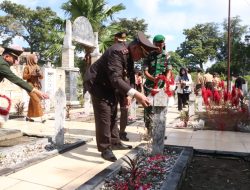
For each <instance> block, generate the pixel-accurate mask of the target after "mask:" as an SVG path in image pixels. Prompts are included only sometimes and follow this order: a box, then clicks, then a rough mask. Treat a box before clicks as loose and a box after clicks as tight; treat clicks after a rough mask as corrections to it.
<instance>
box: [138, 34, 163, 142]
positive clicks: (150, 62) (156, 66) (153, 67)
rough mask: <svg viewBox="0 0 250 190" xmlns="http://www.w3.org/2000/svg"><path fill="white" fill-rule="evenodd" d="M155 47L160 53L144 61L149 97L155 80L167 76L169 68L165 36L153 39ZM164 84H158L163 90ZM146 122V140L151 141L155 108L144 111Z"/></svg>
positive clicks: (149, 56)
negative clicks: (159, 76) (160, 76)
mask: <svg viewBox="0 0 250 190" xmlns="http://www.w3.org/2000/svg"><path fill="white" fill-rule="evenodd" d="M153 43H154V45H155V46H157V47H159V50H158V51H154V52H152V53H151V54H149V55H148V57H147V58H146V59H145V60H144V63H143V70H144V74H145V77H146V81H145V83H144V91H145V95H146V96H148V95H149V94H150V92H151V90H152V89H153V88H154V81H155V78H156V77H157V76H158V75H160V74H165V72H166V67H167V55H166V54H165V51H164V48H165V37H164V36H163V35H156V36H155V37H154V39H153ZM163 86H164V82H163V81H160V82H159V83H158V88H163ZM144 121H145V127H146V128H147V136H146V137H145V140H149V139H150V138H151V137H152V129H153V108H152V106H149V107H147V108H145V109H144Z"/></svg>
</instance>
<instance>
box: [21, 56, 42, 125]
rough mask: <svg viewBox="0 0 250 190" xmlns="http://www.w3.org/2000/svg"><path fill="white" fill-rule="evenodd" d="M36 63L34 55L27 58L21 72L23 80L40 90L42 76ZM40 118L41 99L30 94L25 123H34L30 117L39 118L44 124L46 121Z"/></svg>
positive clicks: (36, 59)
mask: <svg viewBox="0 0 250 190" xmlns="http://www.w3.org/2000/svg"><path fill="white" fill-rule="evenodd" d="M37 62H38V58H37V56H36V55H35V54H30V55H28V56H27V63H26V66H25V67H24V71H23V79H24V80H27V82H28V83H29V84H30V85H31V86H33V87H34V88H37V89H38V90H40V89H41V88H42V86H41V82H40V80H42V79H43V75H42V72H41V69H40V67H39V66H38V64H37ZM42 116H43V109H42V106H41V99H40V98H39V97H38V96H37V95H36V94H31V95H30V101H29V107H28V114H27V118H26V121H30V122H34V120H33V119H31V117H41V122H42V123H44V122H45V121H46V120H43V118H42Z"/></svg>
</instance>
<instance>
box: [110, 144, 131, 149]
mask: <svg viewBox="0 0 250 190" xmlns="http://www.w3.org/2000/svg"><path fill="white" fill-rule="evenodd" d="M131 148H133V147H132V146H131V145H126V144H123V143H122V142H120V143H117V144H113V145H112V146H111V149H112V150H127V149H131Z"/></svg>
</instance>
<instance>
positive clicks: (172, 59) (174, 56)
mask: <svg viewBox="0 0 250 190" xmlns="http://www.w3.org/2000/svg"><path fill="white" fill-rule="evenodd" d="M168 56H169V58H168V64H169V65H172V66H173V72H174V74H178V73H179V70H180V68H181V67H184V66H185V61H184V59H183V58H181V56H180V55H179V54H178V53H176V52H173V51H170V52H168Z"/></svg>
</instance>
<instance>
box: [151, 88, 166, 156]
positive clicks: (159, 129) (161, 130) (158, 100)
mask: <svg viewBox="0 0 250 190" xmlns="http://www.w3.org/2000/svg"><path fill="white" fill-rule="evenodd" d="M152 105H153V112H154V118H153V133H152V135H153V142H152V154H153V155H156V154H163V150H164V139H165V128H166V114H167V110H168V96H167V95H166V93H165V92H164V90H163V89H159V92H158V93H157V94H156V95H154V96H153V104H152Z"/></svg>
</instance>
